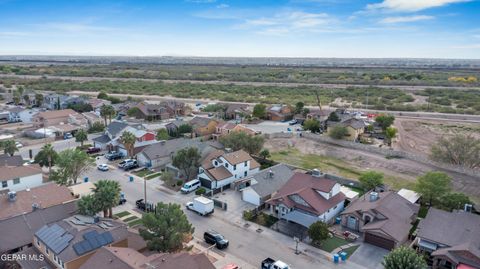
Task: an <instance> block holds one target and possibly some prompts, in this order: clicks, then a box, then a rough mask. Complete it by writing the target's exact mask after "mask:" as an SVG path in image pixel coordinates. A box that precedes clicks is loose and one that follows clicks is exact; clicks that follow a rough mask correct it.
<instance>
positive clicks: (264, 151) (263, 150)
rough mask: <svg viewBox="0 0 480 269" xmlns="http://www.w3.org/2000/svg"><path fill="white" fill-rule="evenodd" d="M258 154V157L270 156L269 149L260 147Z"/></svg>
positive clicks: (265, 157)
mask: <svg viewBox="0 0 480 269" xmlns="http://www.w3.org/2000/svg"><path fill="white" fill-rule="evenodd" d="M258 155H260V157H262V159H264V160H266V159H267V158H268V157H270V156H271V155H270V151H269V150H268V149H262V151H260V153H259V154H258Z"/></svg>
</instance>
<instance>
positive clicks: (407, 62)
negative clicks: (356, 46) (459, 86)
mask: <svg viewBox="0 0 480 269" xmlns="http://www.w3.org/2000/svg"><path fill="white" fill-rule="evenodd" d="M2 61H3V62H32V63H34V62H39V63H40V62H48V63H52V64H55V63H58V64H61V63H64V64H65V63H67V64H68V63H71V64H75V63H77V64H82V63H83V64H120V63H126V64H189V65H256V66H262V65H264V66H303V67H350V68H352V67H386V68H395V67H398V68H438V69H443V68H455V69H458V68H466V69H470V68H472V69H476V68H480V60H478V59H477V60H465V59H414V58H412V59H403V58H370V59H368V58H249V57H245V58H239V57H173V56H162V57H134V56H131V57H130V56H41V55H38V56H36V55H8V56H6V55H5V56H1V55H0V62H2Z"/></svg>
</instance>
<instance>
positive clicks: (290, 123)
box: [288, 120, 297, 125]
mask: <svg viewBox="0 0 480 269" xmlns="http://www.w3.org/2000/svg"><path fill="white" fill-rule="evenodd" d="M295 124H297V120H291V121H289V122H288V125H295Z"/></svg>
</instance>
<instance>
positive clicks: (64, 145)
mask: <svg viewBox="0 0 480 269" xmlns="http://www.w3.org/2000/svg"><path fill="white" fill-rule="evenodd" d="M96 136H98V134H89V135H88V141H85V142H84V144H88V143H91V140H92V138H94V137H96ZM43 145H44V143H38V144H35V145H31V146H25V147H22V148H20V149H19V153H20V155H22V158H23V159H30V156H29V150H30V149H31V150H32V156H33V157H35V155H37V153H38V152H39V151H40V149H41V148H42V147H43ZM52 145H53V148H54V149H55V150H56V151H57V152H60V151H64V150H66V149H69V148H74V147H76V146H80V143H77V142H75V138H72V139H67V140H57V141H55V142H53V143H52Z"/></svg>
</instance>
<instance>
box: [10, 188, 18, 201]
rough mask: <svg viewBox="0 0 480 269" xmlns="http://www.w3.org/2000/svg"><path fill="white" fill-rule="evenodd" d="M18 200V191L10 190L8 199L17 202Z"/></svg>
mask: <svg viewBox="0 0 480 269" xmlns="http://www.w3.org/2000/svg"><path fill="white" fill-rule="evenodd" d="M16 200H17V193H16V192H15V191H9V192H8V201H10V202H15V201H16Z"/></svg>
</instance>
